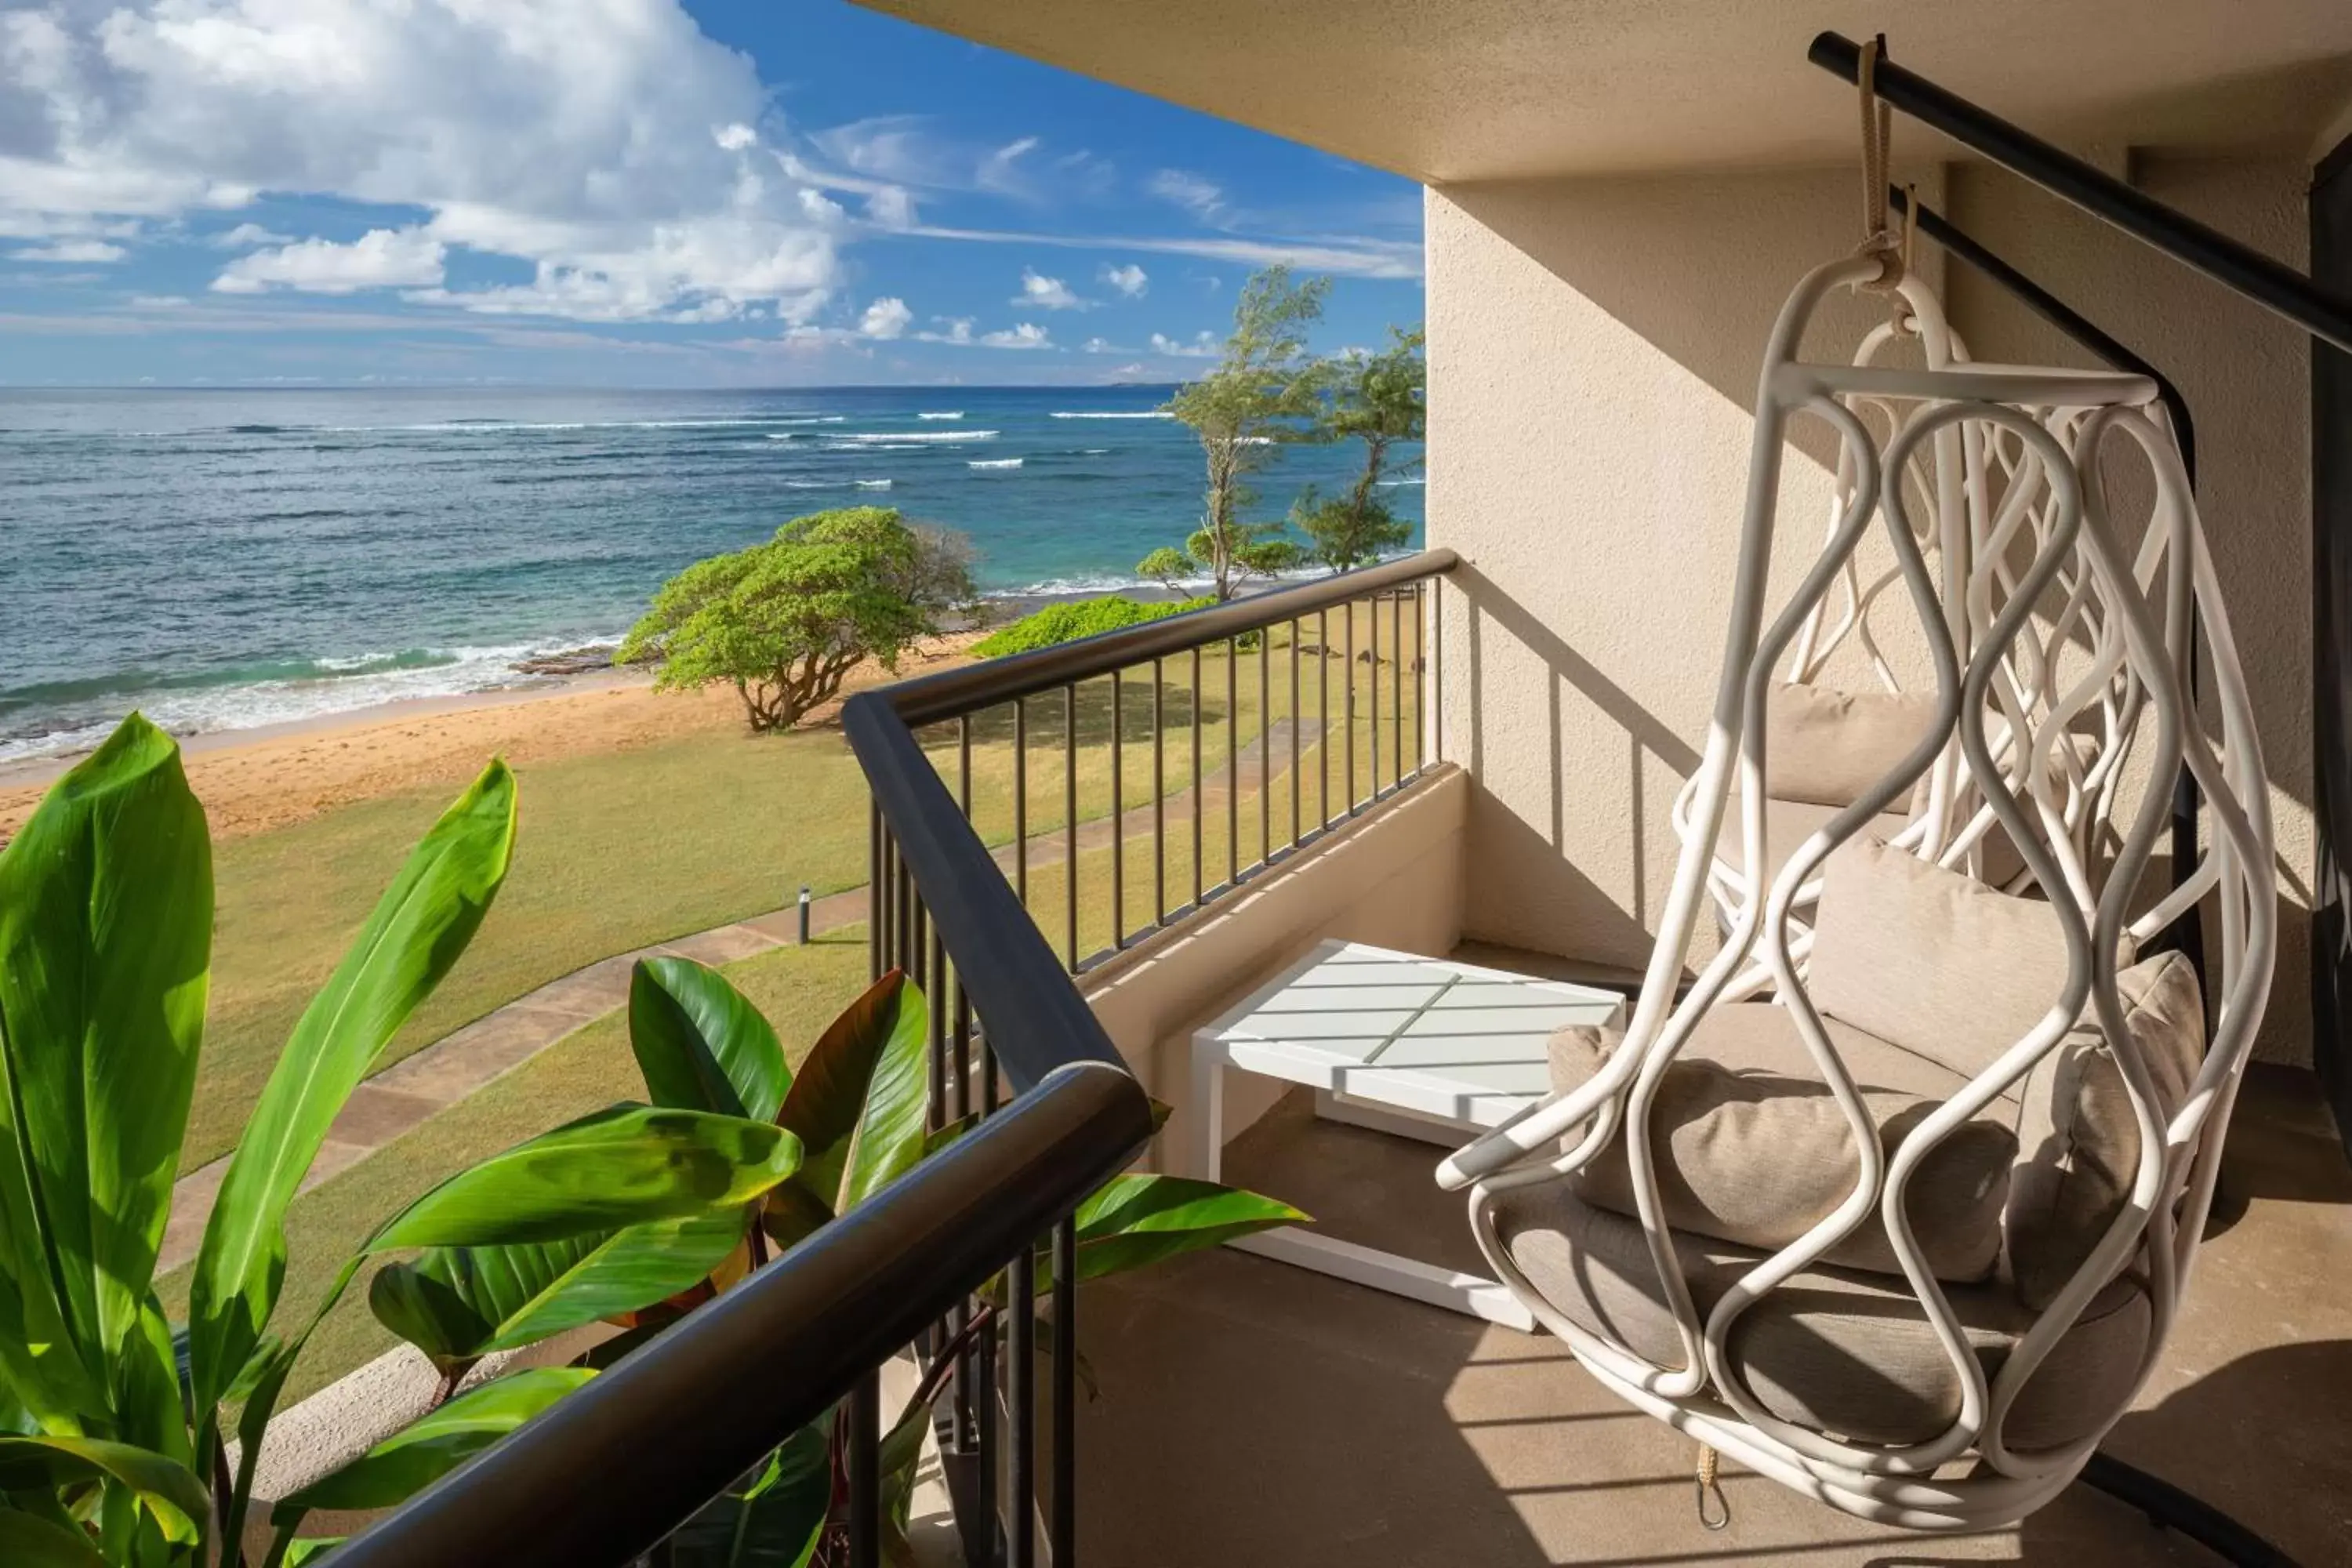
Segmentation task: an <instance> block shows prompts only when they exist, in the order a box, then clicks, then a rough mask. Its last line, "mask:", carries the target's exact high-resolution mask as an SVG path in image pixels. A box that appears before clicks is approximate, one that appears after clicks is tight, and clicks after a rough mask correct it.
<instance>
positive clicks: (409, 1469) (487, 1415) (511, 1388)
mask: <svg viewBox="0 0 2352 1568" xmlns="http://www.w3.org/2000/svg"><path fill="white" fill-rule="evenodd" d="M595 1375H596V1374H595V1373H593V1372H590V1371H589V1370H587V1369H586V1368H585V1367H570V1366H544V1367H537V1368H534V1369H532V1370H531V1371H529V1372H519V1373H514V1374H513V1375H512V1376H509V1377H502V1378H499V1379H498V1380H497V1381H496V1382H494V1383H486V1384H483V1385H482V1386H481V1387H479V1388H477V1389H475V1390H473V1391H472V1392H470V1393H467V1394H459V1395H458V1396H457V1398H455V1399H453V1400H451V1401H450V1402H449V1403H448V1404H446V1405H442V1406H441V1407H440V1408H439V1409H437V1410H435V1411H432V1412H431V1413H429V1414H428V1415H424V1416H422V1417H421V1418H419V1419H418V1420H417V1421H416V1422H415V1424H414V1425H413V1426H408V1427H406V1428H404V1429H403V1430H401V1431H399V1432H395V1433H394V1434H393V1435H392V1436H389V1437H386V1438H385V1439H384V1440H383V1442H381V1443H378V1444H377V1445H376V1446H375V1447H373V1448H370V1449H369V1450H368V1451H367V1452H366V1453H364V1454H362V1455H361V1456H360V1457H359V1458H356V1459H353V1460H352V1462H351V1463H349V1464H347V1465H345V1466H344V1467H343V1468H341V1469H339V1470H337V1471H335V1472H334V1473H333V1474H331V1475H329V1476H325V1477H322V1478H321V1479H318V1480H315V1481H313V1482H311V1483H310V1485H309V1486H307V1487H304V1488H302V1489H300V1490H299V1491H297V1492H293V1493H291V1494H289V1496H288V1497H286V1498H285V1499H283V1500H281V1501H279V1502H278V1505H277V1506H276V1507H275V1508H273V1509H271V1510H270V1512H269V1518H270V1522H271V1523H273V1524H275V1525H277V1526H278V1527H279V1528H280V1529H285V1528H287V1527H289V1526H291V1525H293V1524H295V1523H297V1522H299V1521H300V1519H301V1517H302V1515H304V1514H306V1513H308V1512H310V1510H313V1509H322V1508H325V1509H336V1510H348V1509H371V1508H390V1507H392V1506H393V1505H394V1504H395V1503H400V1502H405V1501H407V1500H408V1499H410V1498H411V1497H414V1496H415V1494H416V1493H417V1492H418V1491H420V1490H422V1489H424V1488H425V1487H427V1486H429V1485H431V1484H432V1483H433V1482H435V1481H436V1480H439V1479H441V1478H442V1477H443V1476H446V1475H447V1474H448V1473H449V1472H450V1471H451V1470H454V1469H456V1468H457V1467H458V1465H460V1464H461V1463H463V1462H464V1461H465V1460H467V1459H468V1458H472V1457H473V1456H474V1455H476V1454H478V1453H479V1452H480V1451H481V1450H482V1449H484V1448H487V1447H489V1446H490V1445H491V1444H492V1443H495V1442H497V1441H498V1440H499V1438H501V1437H503V1436H506V1435H507V1434H508V1433H509V1432H512V1431H513V1430H514V1429H515V1428H516V1427H518V1426H521V1425H522V1424H523V1423H524V1422H526V1421H529V1420H530V1418H531V1417H532V1416H534V1415H538V1414H539V1413H540V1412H541V1411H542V1410H545V1409H546V1408H547V1407H548V1406H549V1405H553V1404H554V1403H555V1402H556V1401H557V1400H559V1399H562V1397H563V1396H564V1395H565V1394H570V1393H571V1392H572V1390H573V1389H575V1388H578V1387H579V1386H580V1385H581V1384H584V1383H586V1382H587V1381H588V1380H589V1379H590V1378H593V1377H594V1376H595Z"/></svg>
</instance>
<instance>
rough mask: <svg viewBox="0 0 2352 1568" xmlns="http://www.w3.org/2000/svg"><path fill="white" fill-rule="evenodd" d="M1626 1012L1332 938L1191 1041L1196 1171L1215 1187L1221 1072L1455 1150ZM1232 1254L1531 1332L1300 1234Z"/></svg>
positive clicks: (1446, 1271)
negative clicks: (1560, 1035) (1557, 1054)
mask: <svg viewBox="0 0 2352 1568" xmlns="http://www.w3.org/2000/svg"><path fill="white" fill-rule="evenodd" d="M1623 1009H1624V999H1623V998H1622V997H1621V996H1619V995H1618V994H1616V993H1614V992H1612V991H1595V990H1591V989H1590V988H1588V987H1585V986H1581V985H1566V984H1559V983H1558V982H1554V981H1548V980H1530V979H1528V977H1527V976H1525V975H1521V974H1510V973H1505V972H1503V971H1501V970H1496V969H1480V968H1477V967H1475V965H1472V964H1467V963H1450V962H1448V961H1446V960H1444V959H1434V958H1420V957H1416V956H1414V955H1413V954H1412V953H1405V952H1389V951H1388V950H1387V949H1385V948H1378V947H1367V946H1365V945H1364V944H1362V943H1360V942H1339V941H1336V940H1327V941H1325V942H1319V943H1318V944H1317V945H1316V946H1315V947H1314V948H1313V949H1312V950H1311V951H1310V952H1307V955H1306V956H1305V957H1303V958H1301V959H1300V960H1299V961H1298V962H1297V963H1294V964H1292V965H1291V966H1290V967H1289V968H1287V969H1286V970H1284V971H1283V972H1282V973H1280V974H1277V975H1276V976H1275V977H1274V978H1273V979H1272V980H1269V981H1268V982H1266V983H1265V984H1264V985H1262V986H1260V987H1259V988H1258V989H1257V990H1256V991H1255V992H1253V993H1251V994H1249V995H1248V996H1247V997H1245V998H1244V999H1243V1000H1242V1001H1241V1002H1239V1003H1237V1004H1235V1005H1234V1006H1233V1007H1232V1008H1230V1009H1229V1010H1227V1011H1226V1012H1225V1013H1224V1014H1223V1016H1220V1017H1219V1018H1217V1019H1216V1020H1215V1021H1214V1022H1213V1023H1211V1024H1208V1025H1206V1026H1203V1027H1202V1028H1201V1029H1199V1030H1197V1031H1195V1032H1194V1034H1193V1036H1192V1086H1191V1096H1190V1101H1191V1102H1190V1104H1189V1105H1188V1107H1187V1108H1186V1109H1187V1112H1188V1118H1187V1119H1188V1121H1190V1123H1191V1126H1192V1139H1191V1145H1192V1171H1193V1173H1195V1174H1198V1175H1201V1176H1204V1177H1206V1178H1207V1179H1208V1180H1211V1181H1215V1180H1218V1179H1219V1177H1218V1172H1219V1171H1220V1169H1221V1168H1222V1167H1223V1159H1224V1142H1225V1140H1224V1075H1225V1071H1226V1069H1227V1068H1235V1069H1238V1070H1240V1071H1242V1072H1252V1073H1257V1074H1259V1075H1261V1076H1263V1077H1266V1078H1276V1079H1283V1080H1285V1081H1286V1082H1290V1083H1298V1084H1306V1085H1308V1086H1310V1087H1311V1088H1313V1089H1315V1090H1316V1091H1317V1094H1316V1110H1317V1112H1318V1114H1319V1115H1322V1116H1326V1117H1328V1118H1330V1119H1332V1120H1334V1121H1349V1122H1353V1123H1355V1124H1357V1125H1360V1126H1365V1127H1371V1128H1375V1129H1377V1130H1379V1131H1383V1132H1393V1133H1397V1134H1400V1135H1402V1136H1404V1137H1408V1138H1416V1139H1420V1140H1422V1141H1423V1142H1432V1143H1438V1144H1443V1145H1444V1146H1445V1147H1447V1148H1454V1147H1458V1146H1459V1145H1461V1144H1463V1143H1465V1142H1469V1140H1470V1139H1471V1138H1472V1137H1473V1136H1475V1134H1476V1133H1477V1132H1478V1131H1482V1130H1484V1129H1486V1128H1490V1127H1494V1126H1496V1125H1498V1124H1500V1123H1501V1122H1503V1121H1507V1120H1508V1119H1509V1118H1510V1117H1511V1116H1513V1115H1514V1114H1516V1113H1517V1111H1518V1110H1521V1109H1522V1108H1524V1107H1526V1106H1527V1105H1528V1104H1530V1103H1531V1102H1533V1101H1534V1100H1539V1099H1541V1098H1542V1097H1543V1096H1545V1095H1546V1094H1548V1093H1549V1092H1550V1089H1551V1081H1550V1074H1549V1069H1548V1068H1547V1067H1546V1065H1545V1059H1544V1044H1545V1042H1546V1041H1547V1040H1548V1039H1549V1037H1551V1034H1552V1032H1553V1031H1554V1030H1556V1029H1559V1028H1561V1027H1563V1026H1567V1025H1570V1024H1591V1025H1604V1024H1612V1023H1616V1022H1618V1021H1620V1020H1621V1018H1622V1015H1623ZM1227 1245H1229V1246H1232V1247H1239V1248H1241V1249H1242V1250H1244V1251H1245V1252H1255V1253H1257V1254H1259V1255H1260V1256H1262V1257H1265V1258H1278V1259H1280V1260H1281V1261H1283V1262H1285V1263H1292V1264H1296V1265H1297V1266H1298V1267H1299V1268H1312V1269H1314V1270H1316V1271H1317V1272H1318V1273H1321V1274H1329V1275H1332V1276H1334V1277H1336V1278H1338V1279H1348V1280H1352V1281H1354V1282H1355V1283H1357V1284H1360V1285H1370V1286H1371V1287H1373V1288H1374V1289H1381V1290H1387V1291H1391V1292H1392V1293H1394V1294H1396V1295H1400V1296H1409V1297H1411V1298H1412V1299H1413V1300H1417V1301H1426V1302H1429V1303H1430V1304H1431V1305H1433V1306H1438V1307H1444V1308H1448V1309H1450V1310H1454V1311H1456V1312H1465V1313H1468V1314H1469V1315H1470V1316H1472V1317H1477V1318H1485V1319H1486V1320H1488V1321H1492V1322H1497V1323H1504V1324H1507V1325H1508V1326H1510V1327H1512V1328H1516V1329H1521V1330H1525V1331H1530V1332H1532V1331H1534V1329H1535V1326H1536V1325H1535V1319H1534V1318H1533V1316H1531V1315H1530V1314H1529V1313H1528V1310H1527V1309H1526V1308H1524V1307H1522V1306H1521V1305H1519V1303H1518V1301H1517V1300H1516V1299H1515V1298H1514V1297H1513V1296H1512V1295H1511V1294H1510V1292H1509V1291H1507V1290H1506V1289H1503V1287H1502V1286H1501V1285H1499V1284H1497V1283H1496V1282H1495V1281H1494V1280H1492V1279H1483V1278H1481V1277H1479V1276H1477V1275H1475V1274H1460V1273H1456V1272H1454V1270H1453V1269H1450V1268H1437V1267H1435V1266H1433V1265H1431V1264H1427V1263H1423V1262H1419V1261H1417V1260H1415V1259H1413V1258H1401V1257H1399V1256H1397V1255H1396V1254H1394V1253H1389V1252H1381V1251H1378V1250H1376V1249H1374V1248H1372V1247H1360V1246H1358V1245H1357V1244H1355V1243H1354V1242H1349V1241H1341V1240H1339V1238H1338V1237H1328V1236H1321V1235H1318V1234H1317V1233H1315V1232H1313V1231H1309V1230H1305V1229H1301V1228H1298V1227H1296V1226H1293V1227H1289V1228H1286V1229H1282V1230H1274V1231H1266V1232H1263V1233H1261V1234H1259V1235H1256V1236H1250V1237H1242V1238H1241V1239H1239V1240H1237V1241H1234V1242H1230V1243H1228V1244H1227Z"/></svg>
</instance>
